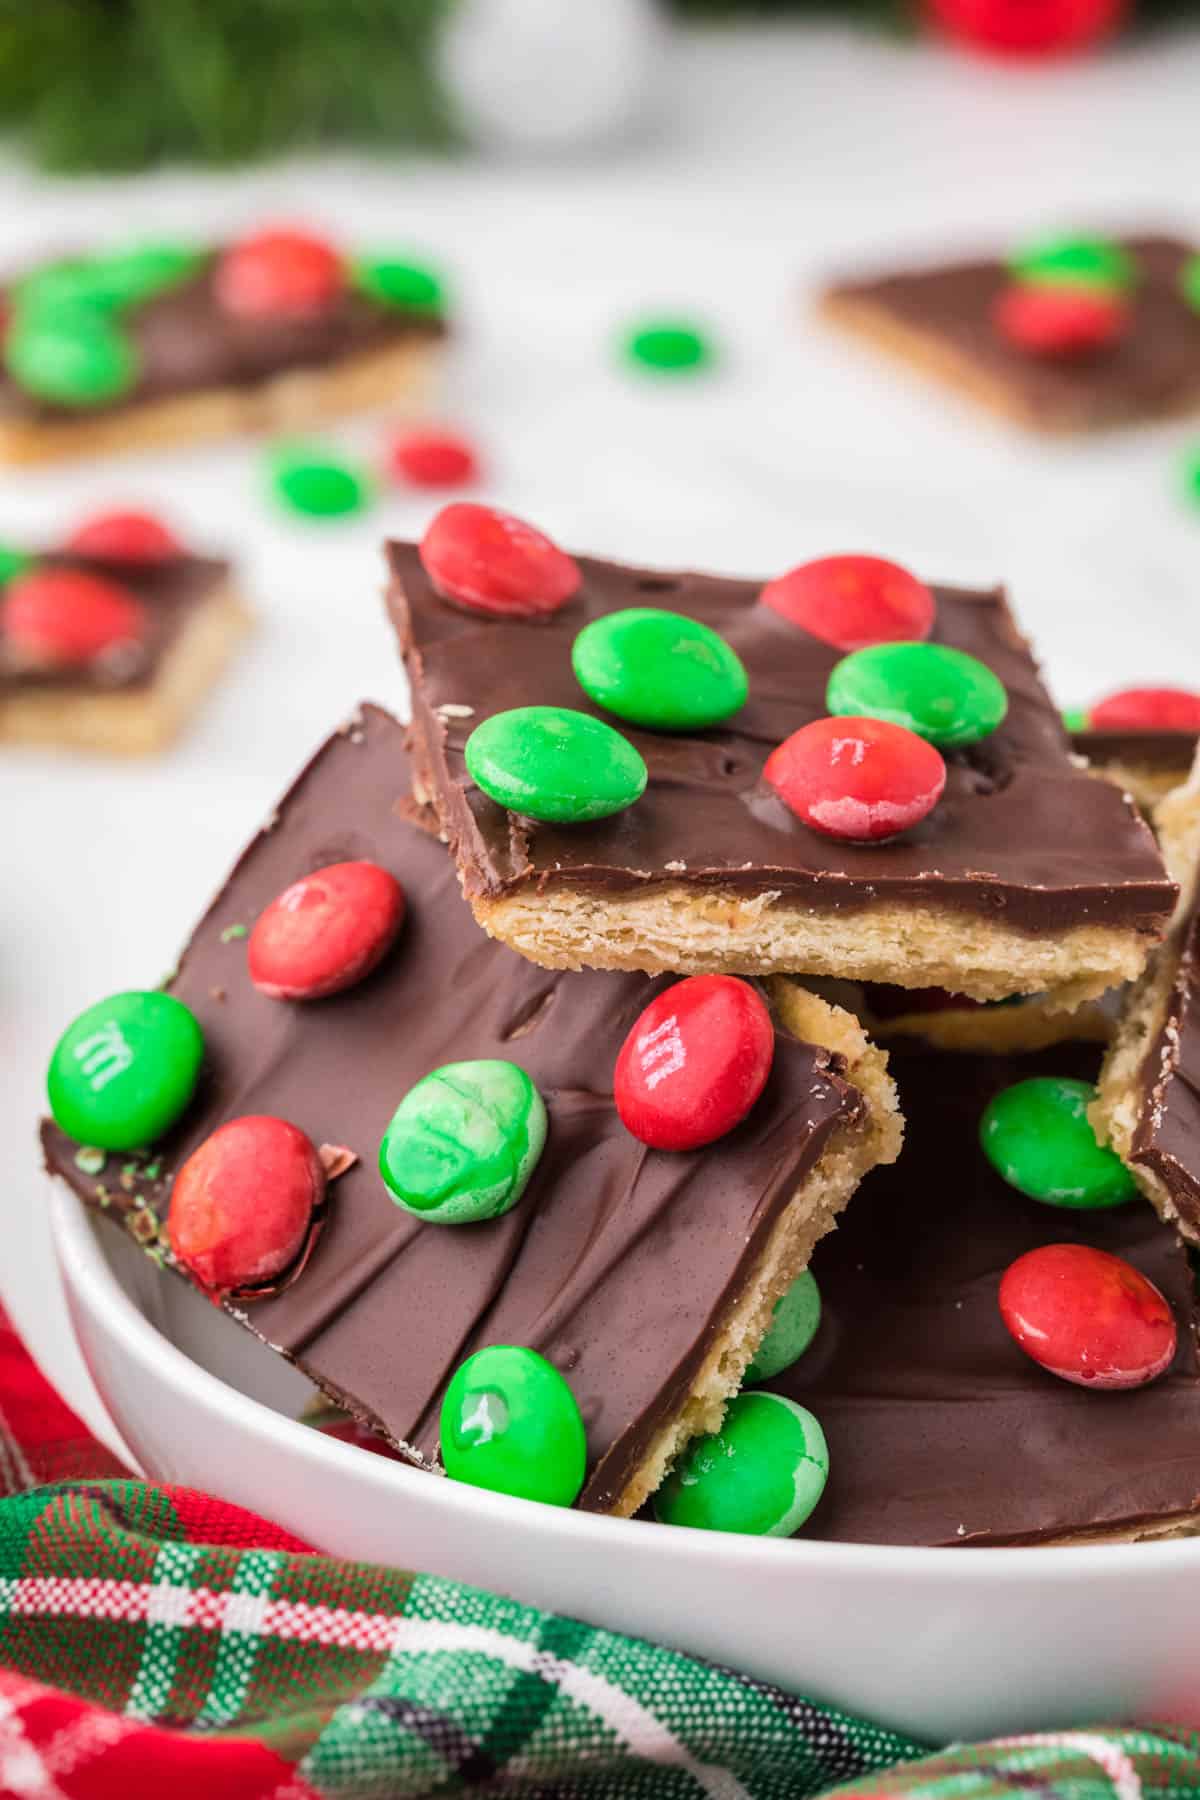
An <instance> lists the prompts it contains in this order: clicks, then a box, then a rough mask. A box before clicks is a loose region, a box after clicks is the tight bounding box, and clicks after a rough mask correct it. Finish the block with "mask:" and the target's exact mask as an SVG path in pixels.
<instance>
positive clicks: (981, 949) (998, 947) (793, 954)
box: [471, 883, 1150, 1011]
mask: <svg viewBox="0 0 1200 1800" xmlns="http://www.w3.org/2000/svg"><path fill="white" fill-rule="evenodd" d="M471 905H472V908H473V910H474V913H475V917H476V919H477V920H478V921H479V923H480V925H482V926H483V928H484V930H485V931H486V932H488V934H489V935H490V936H491V937H494V938H499V939H500V940H501V941H502V942H503V943H506V944H508V945H509V946H510V947H511V948H512V949H514V950H516V951H518V952H519V953H520V955H522V956H524V957H527V958H528V959H529V960H530V961H531V962H535V963H540V964H541V966H542V967H543V968H547V969H580V968H596V969H643V970H645V971H646V972H647V973H651V974H658V973H668V972H670V973H677V974H681V975H701V974H709V973H722V974H730V975H783V974H788V975H816V976H834V977H842V978H844V979H846V980H850V981H876V982H885V983H890V984H892V985H893V986H898V987H910V988H924V987H940V988H947V989H949V990H950V991H951V992H952V993H959V994H967V995H968V996H969V997H970V998H971V999H972V1000H1006V999H1008V998H1009V996H1010V995H1012V994H1046V995H1047V1005H1048V1006H1050V1007H1052V1008H1053V1009H1054V1010H1057V1011H1063V1010H1070V1009H1071V1008H1073V1007H1076V1006H1078V1005H1080V1004H1081V1003H1082V1002H1083V1001H1085V1000H1091V999H1095V998H1097V997H1098V996H1099V995H1100V994H1102V993H1103V992H1104V990H1105V988H1110V987H1116V986H1118V985H1120V984H1121V983H1122V982H1126V981H1132V980H1134V979H1135V978H1136V977H1137V976H1138V975H1139V974H1140V973H1141V971H1142V969H1143V967H1144V966H1145V962H1146V957H1147V954H1148V952H1149V948H1150V945H1149V942H1148V941H1147V939H1146V938H1145V937H1144V936H1142V935H1141V934H1140V933H1139V932H1137V931H1134V930H1132V929H1122V928H1118V927H1116V926H1106V925H1078V926H1074V927H1072V928H1071V929H1070V930H1068V931H1063V932H1056V933H1048V932H1047V933H1044V934H1040V935H1035V934H1032V933H1026V932H1021V931H1015V930H1013V929H1012V928H1011V927H1005V926H1001V925H998V924H994V923H992V922H991V921H987V920H983V919H979V918H975V917H973V916H972V915H971V914H969V913H965V912H955V911H953V910H951V909H950V908H940V907H936V906H918V905H902V904H898V903H891V902H881V903H879V904H877V905H874V906H869V907H865V908H863V909H862V910H860V911H856V912H853V913H820V912H814V911H813V910H811V909H810V908H808V907H805V906H802V905H799V904H797V903H796V902H795V901H789V900H785V899H784V898H782V896H781V895H780V894H779V892H778V891H777V890H776V891H772V890H767V891H765V892H763V893H760V894H755V895H751V896H749V897H747V896H746V895H743V894H737V893H732V892H728V891H726V892H721V891H720V890H718V889H712V888H708V889H704V890H698V889H697V888H694V887H689V886H686V885H685V884H683V883H675V884H673V885H671V886H666V887H654V888H653V889H648V890H647V891H645V892H644V893H634V894H623V895H622V894H608V893H605V894H588V893H585V892H581V891H580V890H578V889H576V888H571V887H567V886H566V885H565V884H561V885H559V886H557V887H555V886H549V887H546V888H544V889H543V890H542V891H541V892H539V891H538V890H537V888H536V887H535V886H534V884H532V883H530V885H529V886H528V887H527V888H524V889H519V890H517V891H516V892H514V893H510V894H505V895H502V896H501V897H499V898H498V899H493V898H489V897H486V896H484V897H480V898H473V899H472V900H471Z"/></svg>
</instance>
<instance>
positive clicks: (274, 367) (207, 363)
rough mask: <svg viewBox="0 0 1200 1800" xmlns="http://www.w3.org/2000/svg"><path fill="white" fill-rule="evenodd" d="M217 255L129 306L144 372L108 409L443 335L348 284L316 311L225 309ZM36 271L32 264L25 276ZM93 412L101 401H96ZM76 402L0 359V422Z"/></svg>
mask: <svg viewBox="0 0 1200 1800" xmlns="http://www.w3.org/2000/svg"><path fill="white" fill-rule="evenodd" d="M215 270H216V258H215V256H214V257H213V258H211V259H210V260H209V261H208V262H206V263H205V265H204V266H203V267H202V268H201V269H199V270H198V271H197V272H196V274H194V275H192V276H190V277H189V278H188V279H187V280H186V281H182V282H180V283H179V284H178V285H177V286H175V287H171V288H168V289H166V290H165V291H164V292H162V293H160V294H157V295H155V296H154V297H153V298H152V299H150V300H147V301H145V302H143V303H142V304H141V305H139V306H132V307H128V308H124V309H122V312H121V315H120V318H121V324H122V326H123V328H124V329H125V330H126V331H127V332H128V334H129V336H130V337H131V338H132V340H133V343H134V346H135V348H136V351H137V358H138V370H139V373H138V378H137V380H136V382H135V383H134V385H133V386H132V387H131V388H130V390H129V392H128V393H126V394H123V395H122V396H121V398H120V400H118V401H116V402H114V403H113V404H112V405H111V406H105V407H103V408H101V409H99V410H100V411H102V412H103V413H105V414H106V415H108V414H113V413H119V412H122V411H124V410H126V409H128V408H131V407H136V406H140V405H142V404H143V403H144V402H146V401H149V400H161V399H165V398H168V397H171V396H174V395H178V394H189V393H199V392H203V391H205V390H207V389H211V388H229V387H236V388H248V387H255V386H258V385H260V384H262V383H265V382H268V381H271V380H272V379H273V378H274V377H275V376H277V375H282V374H285V373H287V372H288V371H290V370H293V369H322V368H325V367H328V366H330V365H332V364H336V363H338V362H341V361H342V360H343V359H345V358H347V357H352V356H356V355H359V354H362V353H364V352H370V351H375V350H384V349H387V348H389V347H391V346H393V345H395V344H398V343H400V342H402V341H404V340H405V339H409V338H413V339H419V338H426V339H434V338H437V337H441V336H443V335H444V334H445V329H446V327H445V324H444V322H443V321H442V320H441V319H440V318H438V317H437V316H436V315H435V314H432V313H427V312H410V311H407V310H405V309H404V308H401V307H397V306H392V305H389V304H386V303H385V302H383V301H378V300H373V299H371V298H370V296H369V295H366V294H362V293H359V292H357V291H356V290H354V289H349V288H348V289H347V290H346V291H345V292H343V293H342V294H340V295H338V296H337V297H336V298H335V299H334V300H332V301H331V302H330V303H329V304H328V305H326V306H323V307H321V308H319V309H318V310H315V311H313V312H310V313H292V314H282V313H271V314H263V315H260V316H258V317H254V318H244V317H240V316H238V315H236V314H233V313H230V312H227V311H226V310H225V308H224V307H223V306H221V304H220V303H219V301H218V299H217V297H216V293H215V290H214V274H215ZM32 272H33V271H29V270H26V271H24V273H25V274H27V275H28V274H29V273H32ZM87 410H88V412H89V414H92V413H94V412H95V411H96V410H97V409H96V408H88V409H87ZM79 416H80V409H79V408H78V407H70V406H57V405H54V404H52V403H51V402H49V401H45V400H39V399H38V398H37V397H36V396H35V395H33V394H30V393H28V392H27V391H26V390H25V389H24V388H22V387H21V385H20V383H19V382H16V381H14V380H13V379H12V377H11V376H9V375H8V374H7V373H5V372H4V369H3V366H2V365H0V419H3V418H23V419H26V418H27V419H38V420H45V421H52V420H54V419H67V418H70V419H77V418H79Z"/></svg>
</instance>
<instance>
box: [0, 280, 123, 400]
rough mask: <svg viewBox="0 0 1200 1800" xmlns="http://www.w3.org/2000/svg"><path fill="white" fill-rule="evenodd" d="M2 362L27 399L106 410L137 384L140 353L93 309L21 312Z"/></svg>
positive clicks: (28, 309)
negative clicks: (109, 404)
mask: <svg viewBox="0 0 1200 1800" xmlns="http://www.w3.org/2000/svg"><path fill="white" fill-rule="evenodd" d="M4 361H5V365H6V367H7V369H8V372H9V374H10V375H11V376H12V378H13V380H14V381H15V382H17V383H18V385H19V386H20V387H23V388H24V389H25V390H26V392H27V393H30V394H33V395H35V396H36V398H37V399H39V400H48V401H50V402H52V403H53V404H54V405H56V406H78V407H88V406H104V405H106V404H107V403H108V402H109V401H110V400H119V399H120V397H121V395H122V394H125V393H128V391H129V389H130V388H131V387H132V386H133V384H134V382H135V381H136V379H137V372H138V359H137V352H136V351H135V349H134V347H133V343H132V341H131V339H130V338H129V337H128V336H127V335H126V333H125V332H124V331H122V329H121V327H120V325H119V324H118V323H117V322H116V321H115V320H114V319H113V318H111V317H110V316H109V315H108V314H107V313H104V312H101V311H99V310H98V309H97V308H95V307H91V306H66V305H64V306H31V307H18V309H17V311H16V313H15V315H14V317H13V320H12V323H11V325H10V326H9V328H8V336H7V338H6V339H5V344H4Z"/></svg>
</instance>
